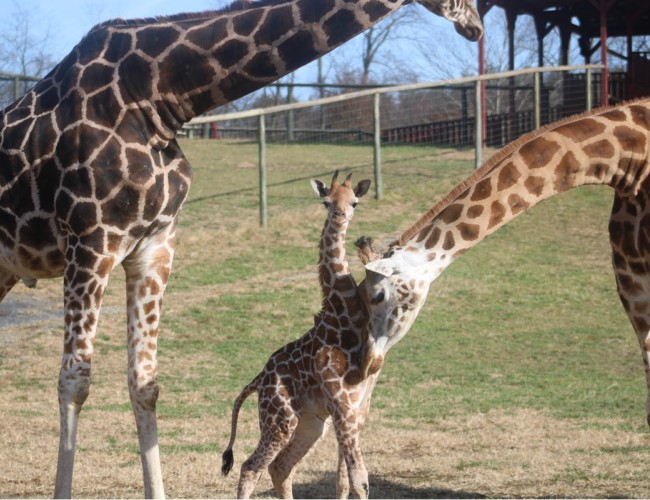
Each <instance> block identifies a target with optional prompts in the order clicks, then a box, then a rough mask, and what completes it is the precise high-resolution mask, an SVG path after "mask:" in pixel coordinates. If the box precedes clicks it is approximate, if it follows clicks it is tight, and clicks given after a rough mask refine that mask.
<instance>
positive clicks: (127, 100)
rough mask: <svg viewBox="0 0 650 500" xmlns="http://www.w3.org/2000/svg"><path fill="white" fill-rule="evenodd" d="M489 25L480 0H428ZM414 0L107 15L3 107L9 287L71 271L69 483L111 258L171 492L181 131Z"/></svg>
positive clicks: (1, 191) (447, 12)
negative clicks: (164, 354)
mask: <svg viewBox="0 0 650 500" xmlns="http://www.w3.org/2000/svg"><path fill="white" fill-rule="evenodd" d="M416 1H417V2H418V3H420V4H422V5H423V6H425V7H426V8H427V9H429V10H430V11H432V12H434V13H436V14H438V15H442V16H443V17H445V18H447V19H449V20H450V21H452V22H454V23H455V24H456V26H457V29H458V30H459V31H460V32H461V33H462V34H463V35H464V36H466V37H467V38H469V39H476V38H477V37H479V36H480V34H481V33H482V25H481V20H480V18H479V16H478V13H477V12H476V9H475V8H474V5H473V3H472V1H471V0H416ZM407 3H411V1H410V0H352V1H344V2H343V1H338V0H336V1H334V0H259V1H245V2H239V1H236V2H234V3H233V4H232V5H231V6H229V7H226V8H225V9H223V10H220V11H210V12H203V13H191V14H178V15H175V16H168V17H158V18H150V19H135V20H126V21H125V20H123V19H117V20H113V21H108V22H105V23H101V24H99V25H97V26H95V27H94V28H93V29H92V30H91V31H90V32H89V33H88V34H87V35H86V36H85V37H84V38H83V39H82V40H81V41H80V43H79V44H78V45H76V46H75V47H74V48H73V49H72V51H71V52H70V53H69V54H68V55H67V56H66V57H65V58H64V59H63V60H62V61H61V62H60V63H59V64H57V65H56V66H55V67H54V68H53V69H52V71H50V73H49V74H48V75H46V76H45V77H44V78H43V79H42V80H40V81H39V82H38V83H36V84H35V86H34V87H33V88H32V89H31V90H30V91H28V92H27V93H26V94H25V95H24V96H23V97H21V98H20V99H18V100H17V101H16V102H14V103H13V104H11V105H10V106H8V107H7V108H5V109H4V110H3V111H2V112H0V300H2V299H3V298H4V296H5V295H6V294H7V293H8V292H9V291H10V290H11V288H12V287H13V286H14V285H15V284H16V283H17V282H18V281H19V280H20V279H22V280H23V281H25V283H26V284H33V283H34V282H35V280H37V279H43V278H54V277H61V276H63V281H64V290H63V295H64V318H65V320H64V328H65V332H64V341H63V344H64V345H63V356H62V358H63V359H62V362H61V369H60V372H59V379H58V386H57V391H58V400H59V413H60V438H59V452H58V460H57V472H56V484H55V490H54V495H55V496H56V497H70V496H71V495H72V479H73V466H74V454H75V448H76V439H77V428H78V420H79V413H80V411H81V408H82V406H83V404H84V402H85V401H86V398H87V397H88V395H89V389H90V378H91V367H92V360H93V354H94V341H95V336H96V331H97V322H98V319H99V314H100V309H101V304H102V299H103V296H104V291H105V289H106V287H107V285H108V279H109V275H110V273H111V271H112V270H113V269H114V268H115V267H116V266H118V265H120V264H121V265H122V267H123V268H124V270H125V273H126V291H127V346H128V347H127V349H128V361H127V363H128V385H129V396H130V400H131V406H132V408H133V412H134V415H135V421H136V426H137V430H138V441H139V447H140V457H141V461H142V469H143V479H144V494H145V496H146V497H149V498H150V497H163V496H164V487H163V476H162V470H161V466H160V453H159V447H158V437H157V420H156V401H157V399H158V392H159V390H158V378H157V375H158V363H157V354H156V352H157V341H158V331H159V324H160V314H161V307H162V299H163V295H164V293H165V288H166V286H167V282H168V279H169V275H170V273H171V269H172V261H173V257H174V249H175V232H176V223H177V216H178V213H179V211H180V209H181V207H182V205H183V203H184V201H185V199H186V197H187V194H188V191H189V187H190V184H191V181H192V169H191V167H190V164H189V162H188V161H187V159H186V158H185V156H184V155H183V152H182V151H181V149H180V147H179V145H178V143H177V141H176V133H177V132H178V130H179V129H180V128H181V127H182V125H183V124H184V123H185V122H187V121H188V120H190V119H191V118H193V117H195V116H197V115H198V114H201V113H203V112H205V111H208V110H210V109H212V108H215V107H217V106H220V105H223V104H225V103H228V102H231V101H233V100H235V99H237V98H239V97H241V96H243V95H246V94H248V93H250V92H252V91H254V90H256V89H259V88H261V87H263V86H264V85H267V84H269V83H271V82H273V81H275V80H277V79H278V78H280V77H282V76H284V75H285V74H287V73H289V72H291V71H293V70H295V69H297V68H299V67H301V66H303V65H304V64H307V63H309V62H311V61H313V60H315V59H317V58H318V57H320V56H322V55H324V54H326V53H327V52H329V51H331V50H332V49H334V48H335V47H337V46H339V45H341V44H342V43H344V42H346V41H347V40H349V39H351V38H352V37H353V36H355V35H357V34H358V33H360V32H361V31H363V30H365V29H367V28H370V27H371V26H373V25H374V24H376V23H377V22H379V21H381V20H382V19H384V18H385V17H386V16H388V15H390V14H391V13H393V12H395V11H396V10H398V9H400V8H401V7H402V6H404V5H406V4H407Z"/></svg>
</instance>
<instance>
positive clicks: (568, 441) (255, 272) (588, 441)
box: [0, 141, 650, 498]
mask: <svg viewBox="0 0 650 500" xmlns="http://www.w3.org/2000/svg"><path fill="white" fill-rule="evenodd" d="M182 146H183V149H184V151H185V152H186V155H187V156H188V158H189V159H190V161H191V162H192V164H193V165H194V170H195V173H194V185H193V186H192V189H191V193H190V198H189V200H188V202H187V203H186V205H185V208H184V209H183V212H182V214H181V221H180V228H179V231H178V234H179V244H178V249H177V254H176V260H175V264H174V273H173V275H172V279H171V283H170V286H169V288H168V293H167V295H166V301H165V311H164V317H163V329H162V333H161V338H160V348H159V360H160V384H161V396H160V399H159V402H158V414H159V419H160V422H159V434H160V443H161V451H162V456H163V472H164V475H165V486H166V492H167V494H168V496H170V497H184V498H215V497H221V498H224V497H232V496H233V495H235V492H236V483H237V474H232V475H231V476H229V477H228V478H225V479H224V478H222V477H220V475H219V466H220V460H221V459H220V455H221V451H222V449H223V448H224V447H225V445H226V443H227V440H228V435H229V430H230V427H229V422H230V410H231V407H232V402H233V399H234V397H235V396H236V395H237V394H238V392H239V391H240V390H241V388H242V387H243V386H244V385H245V384H246V383H248V382H249V381H250V379H252V378H253V377H254V376H255V374H256V373H257V372H258V370H259V369H260V368H261V367H262V366H263V364H264V362H265V361H266V359H267V357H268V356H269V354H270V353H271V352H272V351H273V350H274V349H276V348H277V347H279V346H281V345H283V344H284V343H286V342H287V341H289V340H292V339H294V338H296V337H297V336H299V335H301V334H302V333H304V331H306V330H307V329H309V328H310V326H311V325H312V316H313V314H314V313H315V312H317V311H318V308H319V304H320V298H319V288H318V285H317V279H316V266H315V264H316V262H317V252H318V251H317V244H318V237H319V234H320V229H321V227H322V223H323V220H324V216H325V212H324V209H323V208H322V206H321V205H319V203H318V200H317V198H316V196H315V194H314V193H313V191H312V190H311V187H310V186H309V183H308V179H309V178H310V177H314V176H315V177H319V178H321V179H323V180H328V179H329V178H330V176H331V174H332V172H333V170H334V169H336V168H339V169H342V170H343V171H346V172H347V171H351V172H353V173H354V179H355V180H361V179H362V178H366V177H368V178H370V177H371V175H372V167H371V159H372V152H371V150H370V149H369V148H366V147H354V146H304V145H302V146H276V145H271V146H270V147H269V159H268V162H269V173H268V181H269V191H268V192H269V227H268V228H267V229H264V230H262V229H260V228H259V226H258V212H257V196H258V191H257V183H258V180H257V168H256V164H255V161H256V154H257V151H256V146H255V145H253V144H224V143H220V142H216V141H185V142H184V143H183V144H182ZM383 160H384V191H385V196H384V198H383V199H382V200H381V201H377V200H374V199H372V198H371V197H370V196H369V197H367V198H365V199H362V200H361V203H360V204H359V207H358V208H357V211H356V215H355V219H354V220H353V222H352V224H351V226H350V229H349V240H348V241H349V247H350V248H349V251H350V253H352V254H353V253H354V251H353V247H352V242H353V241H354V240H355V239H356V237H358V236H360V235H362V234H367V235H370V236H373V237H374V238H375V240H376V241H389V240H390V239H391V238H393V237H395V236H396V235H397V234H399V232H400V230H402V229H404V228H405V227H407V226H408V225H409V224H410V223H412V222H413V221H415V220H416V219H417V217H418V216H419V215H420V214H421V213H422V212H424V211H425V210H426V209H428V208H429V207H430V206H431V205H432V204H433V203H434V202H435V201H436V200H438V199H439V198H440V197H441V196H442V195H444V194H445V193H446V192H447V191H448V190H449V189H450V188H451V187H453V185H455V184H456V183H457V182H458V181H460V180H461V179H463V178H464V177H465V176H467V175H468V174H470V173H471V171H472V161H471V160H472V156H471V153H467V152H458V151H453V150H439V149H436V148H431V147H394V148H387V149H385V150H384V151H383ZM371 191H372V188H371ZM611 198H612V193H611V191H610V190H609V189H607V188H603V187H599V188H580V189H578V190H574V191H571V192H569V193H567V194H564V195H561V196H558V197H555V198H553V199H551V200H549V201H547V202H546V203H544V204H542V205H540V206H538V207H535V208H534V209H533V210H531V211H530V212H527V213H526V214H524V215H522V216H520V217H519V218H517V219H516V220H514V221H513V222H512V223H510V224H508V225H507V226H505V227H504V228H503V229H501V230H500V231H498V232H497V233H495V234H494V235H492V236H491V237H489V238H488V239H487V240H486V241H485V242H483V243H482V244H481V245H479V246H478V247H477V248H475V249H473V250H472V251H471V252H469V253H467V254H466V255H465V256H463V258H461V259H459V260H458V262H456V263H455V264H454V265H453V266H451V267H450V268H449V270H448V271H447V272H446V273H445V274H444V275H443V276H442V277H441V278H440V279H439V280H437V281H436V283H435V284H434V285H433V286H432V289H431V292H430V294H429V298H428V301H427V304H426V305H425V307H424V308H423V311H422V312H421V314H420V316H419V318H418V319H417V321H416V323H415V325H414V327H413V329H412V330H411V332H410V333H409V334H408V335H407V336H406V337H405V339H404V340H403V341H402V342H401V343H400V344H399V345H397V346H396V347H395V348H394V349H393V350H392V351H391V352H390V353H389V355H388V358H387V362H386V366H385V368H384V370H383V371H382V373H381V376H380V378H379V383H378V386H377V388H376V390H375V393H374V395H373V404H372V408H371V415H370V421H369V423H368V424H367V426H366V428H365V429H364V431H363V434H362V445H363V449H364V454H365V457H366V463H367V466H368V469H369V473H370V492H371V496H373V497H384V498H388V497H402V498H406V497H408V498H432V497H457V498H459V497H649V496H650V481H649V480H648V478H647V471H646V469H647V467H646V464H647V462H648V459H649V458H650V448H649V447H648V444H649V443H648V436H649V434H648V429H647V428H646V425H645V411H644V402H645V397H646V389H645V380H644V376H643V367H642V362H641V356H640V353H639V348H638V344H637V341H636V339H635V336H634V334H633V331H632V328H631V326H630V325H629V323H628V322H627V319H626V317H625V315H624V312H623V309H622V307H621V306H620V304H619V302H618V298H617V295H616V291H615V284H614V278H613V274H612V271H611V266H610V257H609V256H610V251H609V243H608V238H607V231H606V229H607V221H608V216H609V208H610V204H611ZM352 265H353V268H354V269H355V273H356V275H357V276H358V277H359V279H361V278H362V277H363V270H362V267H361V265H360V263H359V262H358V261H357V260H356V257H355V258H354V259H352ZM61 287H62V285H61V282H60V281H58V280H54V281H49V282H39V284H38V286H37V288H36V290H27V289H26V288H24V287H22V286H18V287H17V288H16V290H15V291H14V292H12V294H11V295H10V296H9V297H7V299H5V303H4V304H3V305H2V309H1V310H0V314H1V315H2V316H1V317H0V319H2V320H3V321H4V326H2V327H0V387H1V390H0V415H2V418H1V419H0V435H1V436H3V444H4V446H3V449H2V451H0V471H2V472H0V497H47V496H51V495H52V492H53V484H54V475H55V467H56V451H57V445H58V404H57V397H56V379H57V375H58V369H59V361H60V350H61V345H62V315H61V313H60V304H61V302H62V299H61V294H60V291H61ZM124 317H125V313H124V279H123V273H122V272H121V270H120V271H118V272H116V273H115V275H114V276H113V278H112V281H111V285H110V287H109V290H108V296H107V299H106V302H105V307H104V310H103V313H102V318H101V320H100V325H99V333H98V338H97V341H96V351H97V354H96V358H95V363H94V368H93V370H94V371H93V384H92V387H91V393H90V397H89V399H88V401H87V403H86V405H85V406H84V409H83V411H82V415H81V424H80V429H79V439H78V453H77V462H76V469H75V478H74V488H73V493H74V495H75V496H77V497H138V496H141V495H142V482H141V477H140V475H141V470H140V463H139V455H138V450H137V438H136V435H135V425H134V422H133V417H132V414H131V410H130V406H129V403H128V401H129V397H128V392H127V388H126V366H125V365H126V348H125V345H124V344H125V341H124V338H125V325H124ZM257 438H258V431H257V421H256V406H255V398H250V400H249V401H248V402H247V404H246V406H245V407H244V410H243V412H242V415H241V417H240V431H239V434H238V441H237V444H236V447H235V459H236V468H238V467H239V465H240V464H241V462H242V461H243V460H244V459H245V457H246V456H247V454H248V453H250V452H251V451H252V449H253V447H254V446H255V444H256V442H257ZM335 468H336V446H335V440H334V438H333V437H332V436H331V433H330V435H329V436H328V438H327V439H326V440H325V442H324V443H323V444H322V445H321V447H320V448H319V449H318V450H317V452H316V453H315V454H314V455H312V456H311V457H309V458H308V459H307V461H306V462H305V463H303V465H302V467H301V469H300V471H299V473H298V474H297V475H296V479H295V494H296V496H303V497H328V496H329V497H331V496H334V494H335V491H334V477H335V474H334V472H335ZM256 494H257V495H259V496H261V497H268V496H273V492H272V490H271V486H270V481H269V479H268V476H266V475H265V476H263V479H262V481H261V482H260V485H259V486H258V488H257V490H256Z"/></svg>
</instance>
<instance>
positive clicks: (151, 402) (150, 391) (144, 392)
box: [131, 380, 160, 411]
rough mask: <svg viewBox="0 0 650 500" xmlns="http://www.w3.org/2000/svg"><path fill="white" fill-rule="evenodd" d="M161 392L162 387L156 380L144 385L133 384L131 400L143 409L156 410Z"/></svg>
mask: <svg viewBox="0 0 650 500" xmlns="http://www.w3.org/2000/svg"><path fill="white" fill-rule="evenodd" d="M159 394H160V388H159V386H158V381H156V380H150V381H149V382H148V383H146V384H143V385H138V384H135V385H131V401H132V403H133V404H134V405H135V406H137V407H138V408H140V409H142V410H146V411H155V410H156V402H157V401H158V396H159Z"/></svg>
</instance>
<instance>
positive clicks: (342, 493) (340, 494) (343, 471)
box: [336, 446, 350, 499]
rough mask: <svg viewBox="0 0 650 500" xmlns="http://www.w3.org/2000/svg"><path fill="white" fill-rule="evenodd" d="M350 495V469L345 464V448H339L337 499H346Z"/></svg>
mask: <svg viewBox="0 0 650 500" xmlns="http://www.w3.org/2000/svg"><path fill="white" fill-rule="evenodd" d="M349 495H350V479H349V478H348V467H347V465H346V464H345V454H344V453H343V448H341V447H340V446H339V463H338V467H337V470H336V498H340V499H345V498H348V496H349Z"/></svg>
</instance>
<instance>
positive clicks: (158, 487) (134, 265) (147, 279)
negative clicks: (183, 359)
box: [123, 225, 174, 498]
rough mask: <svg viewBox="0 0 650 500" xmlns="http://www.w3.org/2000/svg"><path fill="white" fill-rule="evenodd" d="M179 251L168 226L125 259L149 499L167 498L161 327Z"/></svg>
mask: <svg viewBox="0 0 650 500" xmlns="http://www.w3.org/2000/svg"><path fill="white" fill-rule="evenodd" d="M173 255H174V227H173V225H171V226H169V227H168V228H167V230H166V231H164V232H163V233H161V234H159V235H158V237H155V238H151V239H150V240H148V241H147V245H146V246H143V247H139V248H137V249H136V250H135V251H134V252H133V253H132V254H131V255H130V256H129V257H128V258H127V259H126V260H125V261H124V262H123V267H124V270H125V272H126V295H127V315H128V330H127V342H128V366H129V368H128V384H129V395H130V398H131V406H132V408H133V413H134V416H135V422H136V427H137V429H138V441H139V445H140V458H141V460H142V471H143V479H144V492H145V497H146V498H164V496H165V492H164V487H163V478H162V469H161V466H160V451H159V447H158V430H157V420H156V401H157V400H158V392H159V388H158V361H157V345H158V328H159V324H160V314H161V307H162V299H163V294H164V292H165V288H166V286H167V281H168V278H169V274H170V272H171V267H172V260H173Z"/></svg>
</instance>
